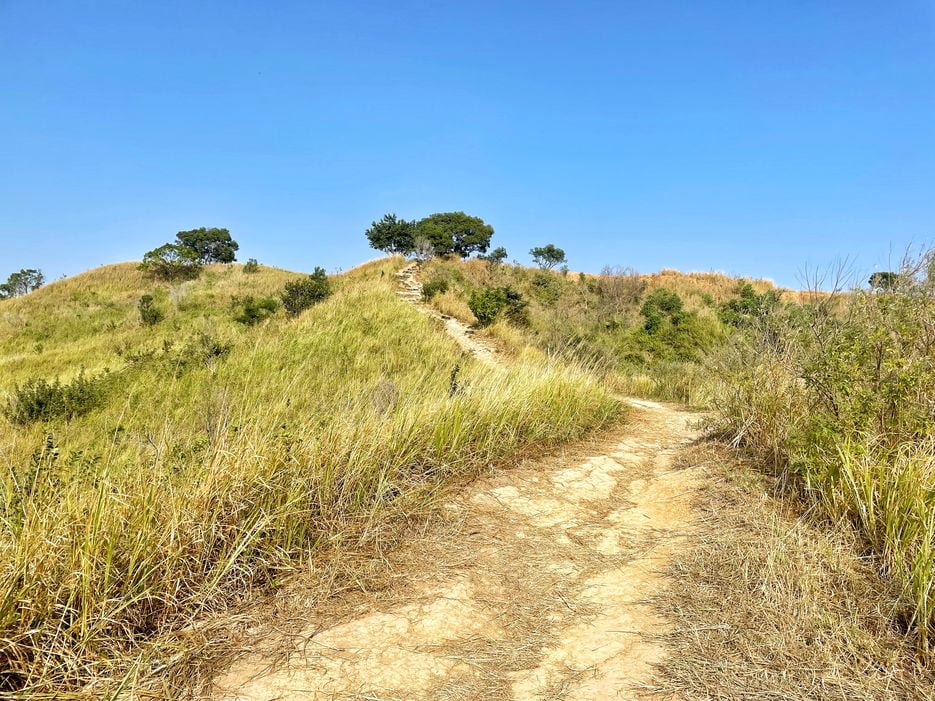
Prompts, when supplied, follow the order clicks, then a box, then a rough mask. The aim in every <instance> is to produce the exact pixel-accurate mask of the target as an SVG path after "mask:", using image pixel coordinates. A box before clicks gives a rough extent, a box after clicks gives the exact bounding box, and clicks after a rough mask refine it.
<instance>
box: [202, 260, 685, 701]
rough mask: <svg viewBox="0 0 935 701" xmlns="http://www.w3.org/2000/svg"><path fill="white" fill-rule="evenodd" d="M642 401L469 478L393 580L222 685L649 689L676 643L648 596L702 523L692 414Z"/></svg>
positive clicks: (582, 693) (354, 690)
mask: <svg viewBox="0 0 935 701" xmlns="http://www.w3.org/2000/svg"><path fill="white" fill-rule="evenodd" d="M411 275H412V273H411V271H410V272H409V273H407V272H406V271H403V273H402V274H401V282H402V285H403V286H404V288H406V287H407V284H409V283H408V281H407V278H408V277H411ZM411 284H412V285H413V288H408V289H404V296H407V297H408V298H411V299H413V300H414V301H415V299H416V296H417V295H418V290H417V289H414V286H415V284H417V283H415V282H414V281H413V282H412V283H411ZM463 342H464V343H469V344H471V345H473V344H479V342H478V341H477V339H475V338H473V337H471V336H470V335H469V334H468V335H467V338H466V340H463ZM459 343H462V341H459ZM472 352H473V351H472ZM487 353H489V361H490V362H497V360H496V356H495V354H494V353H492V352H491V351H489V350H487ZM478 357H482V358H483V357H486V356H484V355H479V356H478ZM631 404H632V405H633V408H632V411H631V412H630V415H629V417H628V421H627V423H626V424H625V425H623V426H621V427H620V428H618V429H617V430H616V431H615V432H614V433H613V434H611V435H607V436H604V437H603V438H601V439H599V440H594V441H591V442H590V443H588V444H587V445H584V446H580V445H579V446H576V447H574V448H573V449H569V450H568V451H566V452H565V453H563V454H561V455H556V456H552V457H550V458H547V459H541V460H530V461H528V462H526V463H523V464H521V465H519V466H517V467H516V468H514V469H510V470H504V471H501V472H498V473H496V474H494V475H492V476H490V477H487V478H484V479H480V480H478V481H476V482H474V483H473V484H471V485H470V486H468V487H466V488H464V489H463V490H462V491H460V492H459V493H457V495H456V496H455V497H454V498H452V499H451V500H450V501H449V503H447V504H445V508H444V509H442V512H443V516H441V517H439V518H438V519H436V521H435V522H433V523H432V524H431V527H430V528H428V529H426V533H425V534H424V535H423V536H421V537H416V538H413V539H412V541H411V542H410V543H409V544H408V545H407V546H406V547H405V548H403V550H402V552H400V553H398V554H397V555H396V556H395V557H394V562H393V567H394V571H395V572H396V575H397V576H396V577H395V581H396V582H397V583H396V584H394V585H393V586H391V587H390V588H389V591H386V590H383V591H380V592H375V593H370V594H355V595H353V596H351V597H348V599H347V600H346V601H344V602H343V603H342V605H341V606H340V607H338V608H337V609H335V610H332V611H328V612H325V611H322V612H315V611H312V612H310V615H309V617H308V620H307V625H306V626H305V628H304V630H300V631H298V632H297V633H296V634H294V635H291V636H289V637H288V646H287V648H288V649H287V651H286V652H287V654H285V655H279V656H271V655H270V654H268V653H263V652H254V654H252V655H248V656H246V657H243V658H241V659H240V660H239V661H238V662H237V663H236V664H234V665H233V666H232V667H231V668H230V669H229V670H228V671H227V672H226V673H225V674H224V675H222V676H221V677H219V678H218V679H217V688H216V695H215V696H214V698H216V699H228V700H232V699H239V700H242V701H247V700H256V701H260V700H262V701H267V700H270V699H283V700H285V699H311V700H322V701H324V700H325V699H327V700H329V701H337V700H351V699H354V700H361V701H362V700H364V699H381V700H397V699H398V700H403V699H406V700H426V701H428V700H429V699H452V700H453V699H465V700H466V699H477V700H487V699H569V700H571V699H580V700H582V701H585V700H587V701H598V700H601V699H630V698H638V697H640V695H641V694H642V692H644V691H645V690H646V689H647V688H649V687H651V686H652V684H653V674H654V663H657V662H659V661H661V660H662V659H663V657H664V655H665V650H664V648H662V647H661V646H660V644H659V643H658V642H656V637H655V636H656V635H657V634H660V633H663V632H665V630H666V626H667V624H666V621H664V620H662V619H661V618H660V617H659V615H658V614H657V613H656V611H655V609H654V607H653V606H652V604H651V603H650V599H651V598H652V597H653V596H655V595H657V594H658V593H659V592H660V591H662V590H663V588H664V586H665V581H664V577H663V575H662V570H663V569H664V567H665V565H666V563H667V561H668V560H669V558H670V557H671V555H672V553H673V552H674V551H675V549H677V548H679V547H681V546H682V544H683V542H684V539H685V535H686V533H687V532H688V531H689V529H691V528H692V514H691V511H690V504H691V499H692V491H693V489H694V488H695V484H696V482H697V480H698V477H699V472H698V471H699V470H700V468H695V467H692V466H691V465H690V464H687V463H686V461H685V460H683V459H681V457H682V451H683V450H684V448H685V447H686V446H687V445H688V444H689V443H691V442H692V441H694V440H695V439H697V437H698V434H697V432H696V430H695V429H694V428H692V424H693V420H694V417H693V416H692V415H691V414H689V413H687V412H684V411H681V410H678V409H675V408H672V407H668V406H664V405H661V404H657V403H654V402H646V401H639V400H632V401H631Z"/></svg>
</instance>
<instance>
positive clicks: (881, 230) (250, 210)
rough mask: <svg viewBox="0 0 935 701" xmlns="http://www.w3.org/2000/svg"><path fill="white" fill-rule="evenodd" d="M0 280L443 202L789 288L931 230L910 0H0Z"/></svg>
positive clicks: (552, 238)
mask: <svg viewBox="0 0 935 701" xmlns="http://www.w3.org/2000/svg"><path fill="white" fill-rule="evenodd" d="M0 95H2V101H3V102H2V109H0V134H2V139H0V166H2V167H0V268H2V269H0V273H3V274H4V275H5V274H6V273H7V272H8V271H9V270H13V269H18V268H20V267H41V268H43V269H44V270H45V271H46V273H47V275H48V276H49V277H52V278H54V277H58V276H59V275H61V274H63V273H67V274H71V273H75V272H79V271H81V270H83V269H86V268H88V267H92V266H95V265H98V264H101V263H106V262H113V261H119V260H128V259H138V258H139V257H140V256H141V254H142V253H143V252H144V251H146V250H148V249H150V248H153V247H155V246H157V245H159V244H161V243H163V242H165V241H168V240H170V239H172V238H173V236H174V234H175V232H176V231H178V230H179V229H187V228H193V227H197V226H226V227H228V228H230V230H231V232H232V234H233V235H234V237H235V238H236V239H238V240H239V241H240V242H241V258H242V259H245V258H247V257H251V256H252V257H256V258H258V259H259V260H260V261H261V262H266V263H270V264H275V265H280V266H283V267H287V268H292V269H296V270H309V269H311V268H312V267H314V266H315V265H323V266H325V267H326V268H328V269H329V270H335V269H338V268H343V269H346V268H348V267H351V266H352V265H354V264H356V263H358V262H360V261H362V260H365V259H368V258H370V257H373V255H374V253H373V252H372V251H371V250H370V249H368V247H367V243H366V240H365V239H364V236H363V230H364V229H365V228H366V226H367V225H368V224H369V222H370V221H371V220H372V219H375V218H379V217H380V216H381V215H382V214H383V213H384V212H389V211H394V212H396V213H398V214H399V215H401V216H404V217H407V218H415V217H421V216H424V215H426V214H429V213H432V212H436V211H446V210H455V209H463V210H465V211H467V212H469V213H472V214H476V215H479V216H482V217H483V218H484V219H486V220H487V221H488V222H489V223H490V224H492V225H493V226H494V227H495V229H496V232H497V233H496V235H495V243H496V244H499V245H503V246H506V248H507V249H508V251H509V252H510V257H511V258H516V259H519V260H521V261H526V260H528V254H527V251H528V249H529V248H530V247H531V246H532V245H537V244H542V243H547V242H554V243H556V244H558V245H560V246H562V247H564V248H565V249H566V251H567V253H568V257H569V262H570V265H571V267H572V269H573V270H588V271H597V270H599V269H600V268H601V267H602V266H603V265H605V264H612V265H630V266H635V267H636V268H638V269H639V270H641V271H647V272H648V271H652V270H656V269H658V268H660V267H664V266H671V267H677V268H680V269H686V270H711V269H719V270H725V271H727V272H730V273H736V274H743V275H750V276H765V277H771V278H773V279H775V280H777V281H778V282H780V283H782V284H788V285H794V284H796V283H797V280H798V278H797V276H798V274H799V272H800V271H801V270H802V267H803V265H804V264H806V263H808V264H811V265H821V264H825V263H830V262H832V261H834V260H835V259H836V258H838V257H840V256H844V255H850V256H852V257H854V258H855V259H856V264H857V265H858V266H859V267H860V268H861V269H866V270H871V269H873V268H874V267H875V266H881V267H886V266H887V265H888V260H889V259H890V258H891V257H897V258H898V257H899V253H900V252H901V251H902V250H903V248H904V247H905V246H906V245H907V244H908V243H911V242H915V243H917V244H919V243H926V242H931V241H932V240H933V239H935V2H931V1H922V0H916V1H899V0H895V1H894V2H877V1H874V2H869V1H867V2H863V1H858V0H842V1H840V2H835V1H826V0H822V1H819V2H815V1H809V2H797V1H794V0H784V1H782V2H747V1H744V0H735V1H734V2H718V1H716V0H705V1H703V2H699V1H697V0H685V1H683V2H669V1H665V0H662V1H657V0H653V1H652V2H591V1H584V2H543V1H530V2H509V1H496V2H494V1H490V2H464V1H463V0H456V1H451V2H409V1H406V0H404V1H402V2H400V1H398V0H394V1H393V2H381V3H362V2H329V3H324V2H260V1H259V0H254V1H253V2H238V1H232V0H225V1H224V2H207V1H204V2H197V1H196V2H175V1H171V0H170V1H166V0H160V2H149V3H136V2H134V3H129V2H103V1H94V2H79V1H78V0H74V1H71V2H56V1H52V0H0Z"/></svg>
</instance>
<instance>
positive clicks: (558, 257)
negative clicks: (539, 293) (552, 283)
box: [529, 243, 565, 270]
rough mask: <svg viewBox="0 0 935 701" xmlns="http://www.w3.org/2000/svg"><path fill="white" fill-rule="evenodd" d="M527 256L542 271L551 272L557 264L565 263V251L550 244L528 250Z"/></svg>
mask: <svg viewBox="0 0 935 701" xmlns="http://www.w3.org/2000/svg"><path fill="white" fill-rule="evenodd" d="M529 254H530V255H531V256H532V259H533V261H535V263H536V265H538V266H539V267H540V268H542V269H543V270H551V269H552V268H554V267H555V266H556V265H558V264H559V263H564V262H565V251H563V250H562V249H561V248H559V247H557V246H555V245H554V244H551V243H547V244H546V245H545V246H539V247H537V248H533V249H530V251H529Z"/></svg>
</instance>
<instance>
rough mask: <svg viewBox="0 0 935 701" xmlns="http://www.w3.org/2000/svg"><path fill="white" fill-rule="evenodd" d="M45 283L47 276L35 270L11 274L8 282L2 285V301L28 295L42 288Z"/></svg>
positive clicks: (0, 295)
mask: <svg viewBox="0 0 935 701" xmlns="http://www.w3.org/2000/svg"><path fill="white" fill-rule="evenodd" d="M44 282H45V275H43V274H42V271H41V270H37V269H35V268H23V269H22V270H20V271H18V272H15V273H10V277H8V278H7V281H6V282H4V283H3V284H0V299H3V298H6V297H19V296H20V295H24V294H28V293H29V292H32V291H33V290H37V289H39V288H40V287H42V283H44Z"/></svg>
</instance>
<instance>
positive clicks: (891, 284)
mask: <svg viewBox="0 0 935 701" xmlns="http://www.w3.org/2000/svg"><path fill="white" fill-rule="evenodd" d="M899 279H900V275H899V273H894V272H891V271H881V272H876V273H873V274H872V275H871V276H870V287H872V288H873V289H875V290H880V291H882V292H889V291H891V290H894V289H896V287H897V286H898V285H899Z"/></svg>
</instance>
